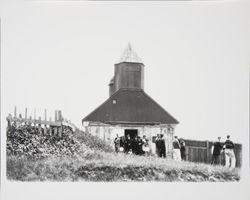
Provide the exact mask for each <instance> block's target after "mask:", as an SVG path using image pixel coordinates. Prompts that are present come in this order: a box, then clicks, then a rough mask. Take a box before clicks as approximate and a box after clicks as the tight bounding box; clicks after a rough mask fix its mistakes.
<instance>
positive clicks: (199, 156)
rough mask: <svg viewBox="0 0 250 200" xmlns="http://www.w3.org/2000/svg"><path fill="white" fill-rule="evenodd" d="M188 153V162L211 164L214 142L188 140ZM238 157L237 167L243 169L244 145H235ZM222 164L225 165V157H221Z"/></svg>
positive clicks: (186, 141)
mask: <svg viewBox="0 0 250 200" xmlns="http://www.w3.org/2000/svg"><path fill="white" fill-rule="evenodd" d="M184 141H185V143H186V152H187V160H188V161H191V162H201V163H211V161H212V155H211V148H212V145H213V142H211V141H197V140H186V139H184ZM234 153H235V157H236V167H241V164H242V145H241V144H235V149H234ZM221 164H222V165H225V155H224V154H222V155H221Z"/></svg>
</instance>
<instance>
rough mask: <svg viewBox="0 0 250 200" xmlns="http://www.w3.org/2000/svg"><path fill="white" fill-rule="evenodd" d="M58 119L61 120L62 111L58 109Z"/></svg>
mask: <svg viewBox="0 0 250 200" xmlns="http://www.w3.org/2000/svg"><path fill="white" fill-rule="evenodd" d="M58 121H62V111H61V110H58Z"/></svg>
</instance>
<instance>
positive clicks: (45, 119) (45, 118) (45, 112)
mask: <svg viewBox="0 0 250 200" xmlns="http://www.w3.org/2000/svg"><path fill="white" fill-rule="evenodd" d="M44 121H45V122H47V110H46V109H45V110H44Z"/></svg>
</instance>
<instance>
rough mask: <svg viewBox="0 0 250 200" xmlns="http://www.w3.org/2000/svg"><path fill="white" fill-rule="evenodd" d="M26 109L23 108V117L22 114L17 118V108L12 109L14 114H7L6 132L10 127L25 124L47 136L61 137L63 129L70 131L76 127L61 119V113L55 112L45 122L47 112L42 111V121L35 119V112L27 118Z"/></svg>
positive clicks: (39, 118)
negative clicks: (67, 128)
mask: <svg viewBox="0 0 250 200" xmlns="http://www.w3.org/2000/svg"><path fill="white" fill-rule="evenodd" d="M27 113H28V109H27V108H25V115H24V117H23V116H22V114H19V115H18V116H17V108H16V107H15V109H14V114H13V115H12V114H9V115H8V116H7V118H6V120H7V123H8V124H7V130H10V129H11V127H12V126H18V125H19V124H27V125H31V126H34V127H36V128H37V129H38V130H39V132H40V133H42V134H48V135H58V136H61V134H62V132H63V127H70V128H71V129H72V130H75V129H76V126H75V125H74V124H73V123H71V121H70V120H67V119H65V118H63V116H62V111H60V110H55V118H54V120H52V118H51V117H50V118H49V120H47V110H46V109H45V110H44V119H42V118H41V117H40V116H39V117H38V119H37V118H36V110H34V117H33V118H32V116H29V117H28V116H27Z"/></svg>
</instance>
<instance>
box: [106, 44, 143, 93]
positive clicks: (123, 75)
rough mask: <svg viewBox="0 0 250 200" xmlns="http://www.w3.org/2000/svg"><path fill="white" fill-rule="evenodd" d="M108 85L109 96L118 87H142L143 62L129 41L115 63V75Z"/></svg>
mask: <svg viewBox="0 0 250 200" xmlns="http://www.w3.org/2000/svg"><path fill="white" fill-rule="evenodd" d="M109 87H110V90H109V91H110V96H111V95H112V94H113V93H115V92H116V91H118V90H119V89H120V88H131V89H133V88H134V89H142V90H143V89H144V64H143V63H142V61H141V59H140V58H139V56H138V55H137V54H136V53H135V52H134V50H133V49H132V47H131V45H130V43H129V44H128V46H127V48H126V49H125V51H124V52H123V54H122V56H121V58H120V59H119V61H118V62H117V63H116V64H115V76H114V78H113V79H112V80H111V81H110V84H109Z"/></svg>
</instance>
